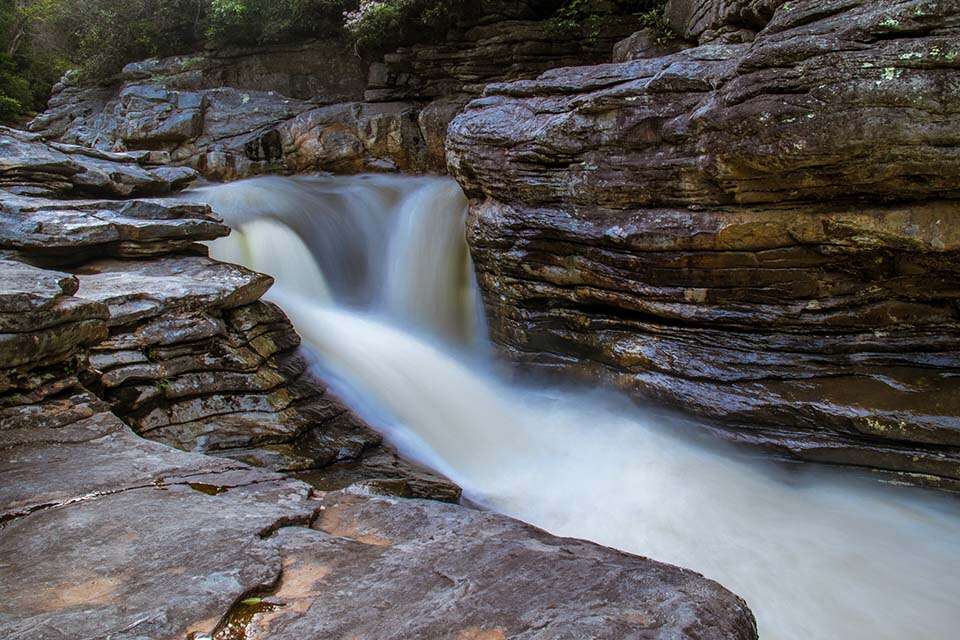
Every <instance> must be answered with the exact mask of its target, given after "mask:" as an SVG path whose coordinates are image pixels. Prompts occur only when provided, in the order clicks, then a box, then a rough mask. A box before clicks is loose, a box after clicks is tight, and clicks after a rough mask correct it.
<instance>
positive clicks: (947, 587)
mask: <svg viewBox="0 0 960 640" xmlns="http://www.w3.org/2000/svg"><path fill="white" fill-rule="evenodd" d="M188 197H191V198H194V199H196V198H202V199H205V200H207V201H208V202H211V203H212V204H213V205H214V208H215V209H216V210H217V212H218V213H220V214H221V215H223V216H225V218H226V219H227V221H228V222H229V223H230V224H231V226H233V227H234V228H235V229H238V230H239V233H238V234H234V235H233V236H232V237H231V238H229V239H225V240H220V241H217V242H216V243H214V244H213V247H212V253H213V255H215V256H216V257H220V258H221V259H229V260H231V261H237V262H241V263H243V264H246V265H247V266H249V267H251V268H254V269H257V270H260V271H265V272H267V273H271V275H274V276H275V277H276V278H277V281H278V286H277V287H276V289H275V291H274V292H273V293H272V294H271V295H272V297H273V299H274V300H276V301H277V302H278V303H279V304H281V306H282V307H283V308H284V309H285V310H286V311H287V313H288V315H290V317H291V319H292V320H293V322H294V323H295V324H296V326H297V328H298V330H299V331H300V332H301V334H302V335H303V336H304V338H305V340H306V341H307V343H308V344H309V345H310V347H311V348H312V349H313V350H314V351H315V353H316V355H317V357H318V358H319V362H320V363H321V366H322V367H323V368H324V370H325V373H326V374H327V375H328V377H331V376H332V377H333V379H334V380H335V385H336V386H337V388H338V390H339V391H340V392H341V394H342V395H343V396H344V397H345V398H346V399H347V400H348V402H350V403H351V404H352V406H353V407H354V408H355V409H356V410H357V411H358V412H359V413H360V414H361V415H362V416H363V417H365V418H366V419H367V420H369V421H370V422H371V424H373V425H374V426H375V427H377V428H379V429H381V430H383V432H384V433H385V434H386V435H387V437H388V438H389V439H390V440H391V441H393V442H394V443H395V444H397V446H399V447H400V448H401V449H402V450H403V451H404V452H405V453H406V454H407V455H409V456H411V457H414V458H416V459H418V460H420V461H422V462H424V463H426V464H429V465H431V466H433V467H434V468H436V469H438V470H439V471H441V472H443V473H444V474H446V475H447V476H449V477H450V478H451V479H453V480H455V481H456V482H458V483H459V484H460V485H461V486H463V487H464V490H465V493H466V495H467V496H468V497H469V498H470V499H472V500H474V501H476V502H477V503H479V504H481V505H484V506H486V507H489V508H491V509H495V510H497V511H500V512H503V513H506V514H508V515H511V516H514V517H517V518H519V519H521V520H524V521H527V522H530V523H532V524H535V525H537V526H540V527H542V528H544V529H547V530H548V531H550V532H552V533H555V534H558V535H564V536H574V537H580V538H586V539H589V540H593V541H596V542H599V543H601V544H605V545H608V546H612V547H616V548H618V549H622V550H624V551H628V552H632V553H637V554H641V555H645V556H649V557H652V558H654V559H657V560H661V561H665V562H670V563H673V564H677V565H680V566H684V567H687V568H691V569H694V570H696V571H698V572H700V573H703V574H704V575H706V576H708V577H710V578H713V579H715V580H717V581H718V582H720V583H721V584H723V585H724V586H726V587H728V588H729V589H731V590H733V591H735V592H736V593H738V594H739V595H741V596H743V597H744V598H745V599H746V600H747V602H748V603H749V604H750V606H751V608H752V609H753V611H754V613H755V615H756V616H757V619H758V622H759V626H760V635H761V638H764V639H765V640H810V639H828V638H838V639H839V638H842V639H844V640H886V639H889V640H894V639H897V640H899V639H902V638H918V639H924V640H928V639H929V640H948V639H949V640H952V639H954V638H957V637H960V606H958V604H957V594H958V593H960V506H958V502H957V500H956V499H955V498H950V497H946V496H943V495H938V494H934V493H930V492H925V491H921V490H918V489H904V488H897V487H892V486H888V485H880V484H878V483H876V482H874V481H871V480H868V479H864V478H861V477H859V476H856V475H854V474H850V473H840V472H837V471H833V470H829V469H825V468H822V467H816V466H809V465H803V466H792V467H791V468H790V469H791V470H785V469H784V468H783V467H782V466H780V465H776V464H773V463H768V462H761V461H757V460H747V459H744V458H743V457H742V456H741V455H739V454H737V453H735V452H733V451H730V450H727V449H726V448H724V447H720V446H718V447H717V448H706V447H704V446H703V445H702V444H694V443H693V442H691V441H688V440H686V439H683V438H680V437H678V436H677V430H678V429H679V428H680V425H679V419H673V418H670V417H667V416H664V415H660V414H656V415H655V414H648V413H645V412H644V411H642V410H640V409H638V408H637V407H636V406H634V405H632V404H631V403H629V402H627V401H626V400H624V399H623V398H621V397H619V396H616V395H614V394H604V393H602V392H596V391H588V390H582V389H581V390H577V389H550V388H543V387H529V388H525V387H522V386H518V385H517V383H516V382H513V381H509V382H508V381H504V380H501V379H499V378H498V377H496V376H495V375H494V374H493V373H492V372H491V367H490V366H489V362H488V359H487V357H486V351H485V349H484V340H483V327H482V321H481V314H480V313H479V303H478V299H477V295H476V286H475V283H474V282H473V276H472V269H471V268H470V263H469V255H468V254H467V251H466V248H465V246H464V241H463V224H464V219H465V215H466V203H465V201H464V199H463V196H462V194H461V193H460V192H459V189H458V188H457V187H456V185H455V183H453V182H452V181H449V180H444V179H439V178H395V177H381V176H377V177H374V176H361V177H350V178H344V177H338V178H333V177H312V178H275V177H271V178H260V179H255V180H250V181H245V182H241V183H235V184H232V185H224V186H216V187H206V188H202V189H199V190H196V191H194V192H191V193H190V194H188ZM298 265H299V266H298Z"/></svg>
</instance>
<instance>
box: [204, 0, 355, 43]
mask: <svg viewBox="0 0 960 640" xmlns="http://www.w3.org/2000/svg"><path fill="white" fill-rule="evenodd" d="M355 6H356V0H210V6H209V11H208V16H207V23H208V24H207V31H206V35H207V39H208V40H209V42H211V43H212V44H220V45H229V44H262V43H266V42H277V41H280V40H282V39H283V38H286V37H291V36H294V37H295V36H319V35H334V34H336V33H337V32H339V31H340V30H341V25H342V22H343V14H344V12H345V11H347V10H349V9H351V8H353V7H355Z"/></svg>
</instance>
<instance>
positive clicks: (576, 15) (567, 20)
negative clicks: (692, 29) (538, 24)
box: [547, 0, 672, 41]
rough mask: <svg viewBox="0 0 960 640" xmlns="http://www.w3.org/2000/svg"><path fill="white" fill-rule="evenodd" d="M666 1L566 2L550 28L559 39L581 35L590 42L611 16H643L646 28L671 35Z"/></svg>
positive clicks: (608, 0)
mask: <svg viewBox="0 0 960 640" xmlns="http://www.w3.org/2000/svg"><path fill="white" fill-rule="evenodd" d="M666 4H667V2H666V0H565V1H564V2H563V3H561V5H560V7H559V8H558V9H557V10H556V12H555V13H554V14H553V16H552V17H551V18H550V19H549V20H548V21H547V29H548V30H549V31H550V32H552V33H553V34H555V35H556V36H558V37H572V36H582V37H584V38H586V39H587V40H589V41H595V40H597V38H599V37H600V34H601V31H602V29H603V26H604V24H605V22H606V21H607V20H609V18H610V16H611V15H622V14H628V13H632V14H641V21H642V23H643V25H644V27H651V28H654V29H655V31H656V32H657V34H658V37H662V38H665V39H666V38H668V37H669V34H671V33H672V32H671V30H670V25H669V23H668V22H667V19H666V14H665V11H664V10H665V8H666Z"/></svg>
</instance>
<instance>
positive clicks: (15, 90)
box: [0, 53, 31, 122]
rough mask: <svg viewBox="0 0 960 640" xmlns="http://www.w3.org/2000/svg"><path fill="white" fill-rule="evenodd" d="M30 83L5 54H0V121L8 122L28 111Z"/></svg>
mask: <svg viewBox="0 0 960 640" xmlns="http://www.w3.org/2000/svg"><path fill="white" fill-rule="evenodd" d="M30 102H31V92H30V82H29V81H28V80H27V78H25V77H24V76H22V75H20V71H19V69H17V65H16V63H15V62H14V60H13V58H11V57H10V56H9V55H7V54H6V53H0V121H3V122H10V121H12V120H14V119H15V118H16V117H17V116H19V115H21V114H23V113H24V112H25V111H27V110H28V109H29V106H30Z"/></svg>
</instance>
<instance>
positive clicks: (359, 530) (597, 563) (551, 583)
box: [246, 492, 756, 640]
mask: <svg viewBox="0 0 960 640" xmlns="http://www.w3.org/2000/svg"><path fill="white" fill-rule="evenodd" d="M321 509H322V511H321V515H320V517H319V518H318V519H317V521H316V523H315V524H314V527H313V528H314V530H313V531H311V530H308V529H304V528H299V529H284V530H282V531H280V532H279V533H278V535H277V537H276V542H277V544H278V545H279V546H280V548H281V554H282V555H283V566H284V571H283V576H282V577H281V580H280V582H279V585H278V588H277V589H276V592H275V593H274V594H273V595H272V596H270V597H268V598H266V599H265V602H266V604H267V605H268V609H267V610H264V611H262V612H261V613H259V614H257V615H255V616H254V618H253V620H252V622H251V623H250V625H249V627H248V629H247V632H246V637H247V638H249V639H251V640H252V639H254V638H256V639H266V638H271V639H273V640H287V639H289V640H295V639H301V638H377V639H381V640H387V639H391V640H399V639H401V638H458V639H461V640H463V639H467V638H472V639H480V638H482V639H490V640H495V639H503V638H529V639H533V638H541V639H547V638H744V639H746V638H753V637H755V633H756V632H755V630H754V627H753V620H752V616H751V614H750V612H749V610H748V609H747V606H746V604H744V603H743V601H742V600H740V599H738V598H737V597H735V596H733V595H732V594H730V593H729V592H727V591H726V590H724V589H723V588H722V587H720V586H719V585H717V584H716V583H713V582H711V581H709V580H705V579H704V578H703V577H702V576H700V575H698V574H696V573H694V572H692V571H687V570H684V569H678V568H676V567H672V566H669V565H664V564H660V563H657V562H653V561H651V560H648V559H646V558H640V557H635V556H629V555H626V554H623V553H619V552H617V551H614V550H611V549H606V548H603V547H600V546H597V545H594V544H591V543H588V542H583V541H580V540H571V539H562V538H556V537H554V536H551V535H549V534H547V533H545V532H543V531H540V530H538V529H536V528H534V527H531V526H529V525H525V524H523V523H520V522H517V521H515V520H512V519H510V518H506V517H504V516H500V515H497V514H493V513H486V512H481V511H472V510H469V511H468V510H464V508H463V507H459V506H456V505H449V504H443V503H438V502H433V501H420V500H402V499H388V498H374V499H370V498H367V497H363V496H357V495H354V494H351V493H349V492H345V493H329V494H326V495H324V496H323V498H322V506H321ZM271 605H272V606H271Z"/></svg>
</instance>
